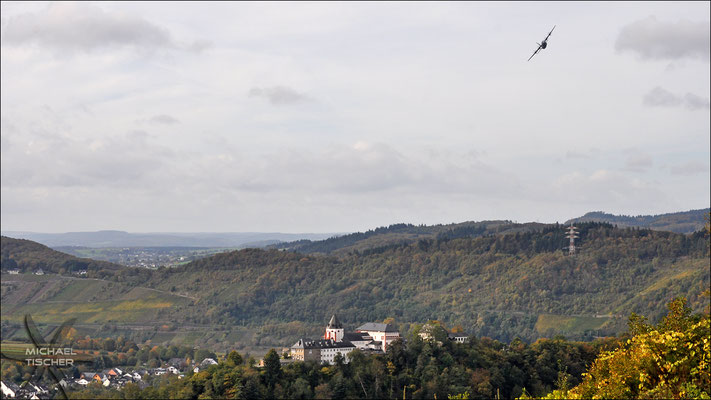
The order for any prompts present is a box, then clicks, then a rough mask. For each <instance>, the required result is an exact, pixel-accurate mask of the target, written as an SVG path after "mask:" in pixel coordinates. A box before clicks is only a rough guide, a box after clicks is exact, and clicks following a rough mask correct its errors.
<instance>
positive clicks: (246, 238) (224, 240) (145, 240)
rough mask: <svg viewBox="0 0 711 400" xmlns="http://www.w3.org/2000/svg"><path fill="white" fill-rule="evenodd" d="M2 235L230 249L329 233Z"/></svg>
mask: <svg viewBox="0 0 711 400" xmlns="http://www.w3.org/2000/svg"><path fill="white" fill-rule="evenodd" d="M2 234H3V236H9V237H13V238H18V239H28V240H32V241H35V242H38V243H42V244H44V245H45V246H49V247H63V246H81V247H96V248H104V247H212V248H215V247H232V248H244V247H247V246H250V245H251V246H255V247H256V246H264V245H267V244H272V243H275V242H285V241H293V240H300V239H311V240H321V239H325V238H328V237H331V236H333V235H334V234H333V233H262V232H226V233H129V232H123V231H98V232H68V233H37V232H12V231H7V232H2Z"/></svg>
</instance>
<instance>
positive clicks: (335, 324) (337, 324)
mask: <svg viewBox="0 0 711 400" xmlns="http://www.w3.org/2000/svg"><path fill="white" fill-rule="evenodd" d="M323 338H324V339H326V340H328V339H333V340H334V341H336V342H340V341H342V340H343V325H342V324H341V321H339V320H338V318H337V317H336V314H333V316H332V317H331V321H329V322H328V326H327V327H326V334H325V335H324V336H323Z"/></svg>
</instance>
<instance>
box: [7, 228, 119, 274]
mask: <svg viewBox="0 0 711 400" xmlns="http://www.w3.org/2000/svg"><path fill="white" fill-rule="evenodd" d="M0 268H1V269H2V271H3V272H6V271H7V270H10V269H19V270H20V272H33V271H35V270H37V269H39V268H41V269H42V270H43V271H44V272H47V273H72V272H75V271H81V270H83V271H87V273H96V272H99V271H116V270H120V269H123V268H124V267H122V266H120V265H116V264H112V263H109V262H105V261H96V260H92V259H89V258H79V257H75V256H72V255H69V254H65V253H61V252H59V251H55V250H52V249H50V248H49V247H47V246H44V245H42V244H39V243H37V242H33V241H31V240H25V239H14V238H10V237H6V236H2V237H1V238H0Z"/></svg>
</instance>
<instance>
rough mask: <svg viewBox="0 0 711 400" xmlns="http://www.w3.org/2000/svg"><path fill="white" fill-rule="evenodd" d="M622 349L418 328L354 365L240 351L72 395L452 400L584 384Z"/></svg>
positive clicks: (359, 355) (357, 356)
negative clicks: (187, 369)
mask: <svg viewBox="0 0 711 400" xmlns="http://www.w3.org/2000/svg"><path fill="white" fill-rule="evenodd" d="M614 346H616V340H615V339H614V338H611V339H605V340H597V341H595V342H592V343H582V342H570V341H566V340H564V339H561V338H555V339H541V340H539V341H537V342H536V343H533V344H531V345H529V344H526V343H524V342H521V341H520V340H514V341H513V342H511V343H510V344H505V343H501V342H498V341H495V340H491V339H488V338H483V339H478V338H475V337H472V338H471V339H470V341H469V342H468V343H464V344H459V343H454V342H452V341H448V340H445V341H441V342H438V341H428V340H422V339H421V338H420V336H419V335H417V331H416V330H413V331H411V332H410V334H409V335H408V339H407V341H406V342H404V341H402V340H399V341H396V342H394V343H393V346H392V348H391V349H390V350H389V351H388V353H386V354H384V355H369V354H365V353H363V352H361V351H360V350H355V351H353V352H352V353H350V354H349V355H348V360H347V361H348V362H347V363H346V362H345V361H346V359H345V358H343V357H340V356H337V357H336V363H335V365H324V364H318V363H316V362H314V361H308V362H300V361H295V362H292V363H288V364H286V365H283V366H282V365H280V364H281V363H280V356H279V354H278V353H277V352H276V351H275V350H273V349H272V350H270V351H269V352H268V353H267V354H266V356H265V357H264V366H263V367H258V366H257V365H256V362H255V360H254V359H252V358H248V357H246V356H243V355H242V354H239V353H238V352H236V351H232V352H229V353H228V354H227V355H226V356H225V357H224V358H222V359H220V360H219V363H218V365H215V366H212V367H210V368H208V369H207V370H204V371H200V372H198V373H189V374H188V376H186V377H185V378H183V379H177V377H171V376H164V377H160V378H158V379H154V380H152V382H151V385H150V386H149V387H147V388H145V389H142V390H141V389H139V388H138V387H137V386H136V385H133V384H128V385H126V387H125V388H124V389H123V390H122V391H116V390H109V389H105V388H103V387H101V386H100V385H98V384H94V385H90V387H88V388H87V389H83V390H79V391H76V392H72V393H70V396H71V398H96V397H101V398H134V399H157V398H165V399H167V398H171V399H196V398H201V399H268V398H278V399H313V398H318V399H355V398H363V399H383V398H401V396H404V397H405V398H408V399H432V398H435V397H436V398H441V399H446V398H448V396H456V395H463V394H466V395H467V396H469V398H487V399H488V398H494V397H495V396H499V397H500V398H514V397H516V396H519V395H521V394H523V393H524V390H526V392H528V393H533V394H536V395H545V394H546V393H549V392H550V391H551V390H553V389H555V388H557V387H558V384H559V382H560V381H561V377H565V379H566V380H567V381H568V382H571V383H578V382H580V378H581V374H582V373H583V372H584V371H585V370H586V368H587V366H588V365H590V363H591V362H592V361H593V360H594V359H595V357H596V355H597V354H599V353H600V352H601V351H603V350H608V349H611V348H613V347H614Z"/></svg>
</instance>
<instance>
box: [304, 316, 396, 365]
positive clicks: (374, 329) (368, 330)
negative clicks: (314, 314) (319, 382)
mask: <svg viewBox="0 0 711 400" xmlns="http://www.w3.org/2000/svg"><path fill="white" fill-rule="evenodd" d="M399 338H400V332H398V330H397V329H395V327H394V326H392V325H390V324H380V323H375V322H368V323H367V324H364V325H361V326H359V327H358V328H356V330H355V332H346V331H345V329H344V328H343V324H341V321H339V320H338V317H336V315H335V314H334V315H333V316H332V317H331V320H330V321H329V323H328V325H327V326H326V332H325V334H324V335H323V339H317V340H312V339H304V338H302V339H299V341H298V342H296V343H295V344H294V345H293V346H291V349H290V355H291V358H292V359H294V360H299V361H310V360H313V361H317V362H321V363H328V364H333V363H334V362H335V361H334V360H335V358H336V355H337V354H340V355H341V356H343V357H344V361H345V362H348V358H347V355H348V353H350V352H351V351H353V350H355V349H359V350H362V351H366V352H370V353H385V352H386V351H387V350H388V345H390V344H391V343H392V342H393V341H395V340H397V339H399Z"/></svg>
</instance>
